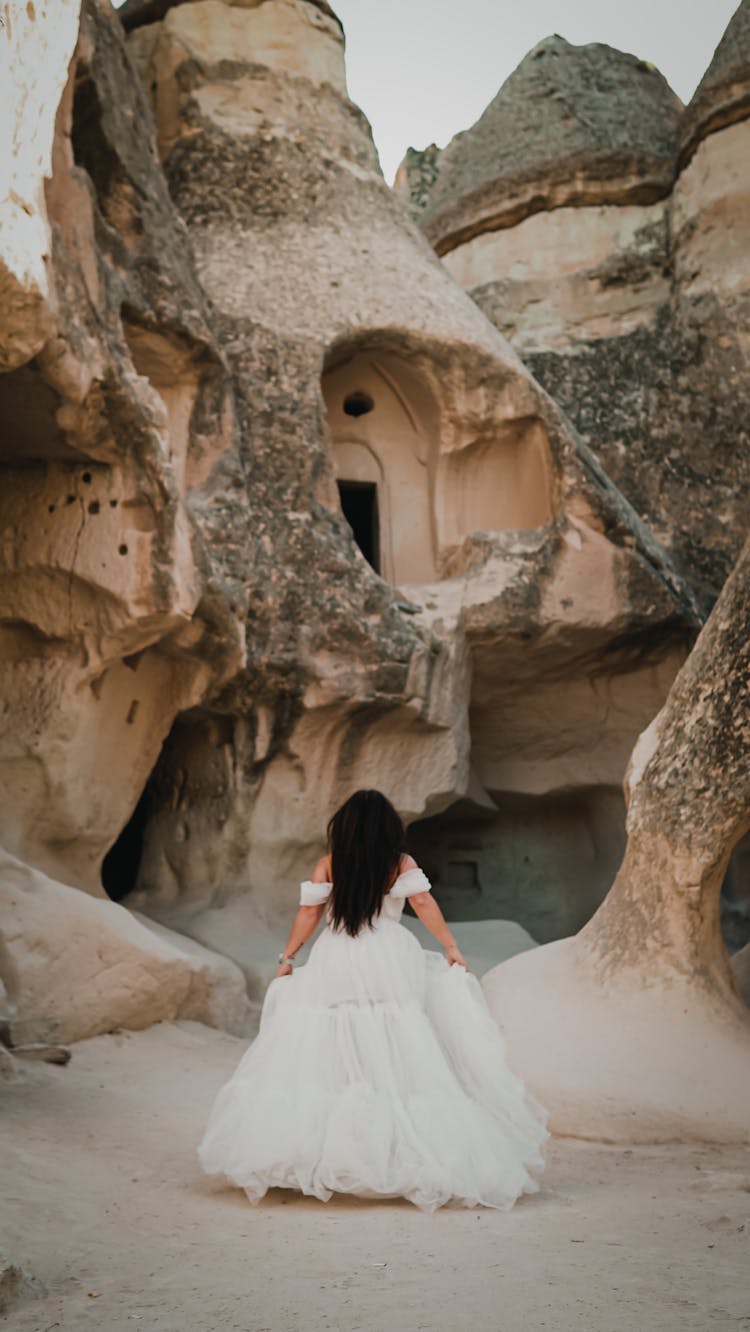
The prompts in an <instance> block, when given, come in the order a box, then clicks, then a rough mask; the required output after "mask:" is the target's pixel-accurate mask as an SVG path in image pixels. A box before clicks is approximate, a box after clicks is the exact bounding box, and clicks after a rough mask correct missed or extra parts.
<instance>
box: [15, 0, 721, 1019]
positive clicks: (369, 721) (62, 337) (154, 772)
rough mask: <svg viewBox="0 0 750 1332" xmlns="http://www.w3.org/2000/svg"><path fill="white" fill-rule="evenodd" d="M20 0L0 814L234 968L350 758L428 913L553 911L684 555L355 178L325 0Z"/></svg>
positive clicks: (622, 733) (601, 861)
mask: <svg viewBox="0 0 750 1332" xmlns="http://www.w3.org/2000/svg"><path fill="white" fill-rule="evenodd" d="M24 12H25V11H23V12H21V11H20V12H19V15H18V28H17V29H15V33H16V34H17V35H18V40H19V41H20V42H22V44H23V48H24V50H25V51H26V52H31V51H32V50H33V49H36V50H37V52H38V53H39V54H38V58H39V60H40V61H41V60H42V59H49V60H50V61H52V64H53V65H54V77H55V80H56V84H55V86H56V87H57V88H58V89H59V106H58V107H57V111H56V115H55V116H53V115H52V114H51V112H50V110H49V107H48V105H47V102H46V101H45V104H44V106H39V107H37V105H36V102H34V101H33V99H32V100H30V99H29V96H28V92H27V91H25V90H24V88H21V87H19V91H18V98H17V103H16V113H15V114H16V120H15V131H14V140H13V144H14V153H15V157H14V160H17V161H18V162H19V163H20V164H21V165H20V166H19V171H18V176H19V179H20V177H21V175H22V171H21V166H22V165H23V162H24V161H26V160H28V162H30V163H32V165H33V171H31V173H30V175H29V184H28V187H27V190H26V195H23V194H22V193H21V192H20V190H19V189H18V188H16V194H18V197H19V198H21V199H22V200H23V205H24V206H23V207H21V208H20V212H19V211H18V209H16V212H15V213H13V215H12V217H13V223H12V225H10V224H9V226H8V228H7V229H6V228H4V229H3V231H2V233H0V254H2V262H3V265H4V267H3V269H2V272H3V274H4V275H6V274H7V275H8V276H7V278H6V277H5V276H4V279H3V280H4V281H6V280H7V282H8V284H9V290H10V291H11V292H12V294H13V299H12V302H9V305H8V308H9V310H12V311H15V312H16V313H15V314H14V315H13V319H10V318H9V320H8V322H7V325H5V326H4V327H3V330H2V340H1V342H2V346H3V348H4V350H3V356H4V357H5V360H4V362H3V364H4V368H5V373H4V374H3V375H2V376H0V420H2V441H3V449H2V466H3V492H2V493H3V501H2V503H3V505H4V515H3V530H4V535H5V540H4V543H3V559H4V565H3V573H2V579H1V580H0V595H1V596H2V613H1V615H0V619H1V621H2V633H3V635H4V636H5V637H4V642H5V651H4V654H3V658H2V663H1V666H2V671H3V676H4V680H3V699H4V705H5V711H4V726H3V732H2V735H0V782H1V783H2V790H3V803H2V815H1V816H0V838H1V839H2V841H3V842H4V843H5V845H6V847H7V848H8V850H9V851H10V852H11V853H12V854H13V856H15V857H18V858H19V859H20V860H22V861H27V862H29V863H30V864H31V865H33V866H34V867H36V869H37V870H39V871H43V872H44V874H45V875H48V876H50V877H51V878H52V879H54V880H56V881H61V883H62V885H72V888H73V889H81V888H83V889H86V890H88V891H89V892H90V893H92V894H94V895H100V896H103V895H104V892H105V890H106V891H107V892H109V893H110V894H111V895H112V896H113V897H117V898H123V900H125V901H126V902H127V904H128V905H129V906H130V907H137V908H139V909H140V910H142V911H143V912H145V913H146V914H148V915H150V916H151V917H156V918H158V919H160V920H161V921H162V922H165V923H169V924H174V925H177V926H178V927H179V928H181V929H183V930H184V931H186V932H188V933H191V934H192V935H194V936H195V937H196V938H197V939H200V940H202V941H204V942H206V943H209V944H214V945H216V946H218V947H220V948H221V949H222V951H225V952H227V953H229V954H230V955H231V956H234V957H236V958H238V960H240V962H242V963H243V965H244V966H245V968H246V970H249V961H248V950H249V949H251V945H252V942H253V939H254V938H255V939H257V938H259V937H264V936H263V931H264V930H265V929H267V928H271V927H273V926H274V925H275V924H278V922H279V921H280V920H281V919H283V918H286V917H287V916H288V912H289V910H290V908H291V906H292V904H293V902H294V900H295V896H296V884H297V882H298V881H299V879H300V878H302V877H304V876H305V875H306V874H307V873H308V872H309V868H310V864H311V862H312V860H313V859H314V857H316V856H317V855H318V854H319V852H320V850H321V849H322V843H321V838H322V832H323V828H324V825H325V821H326V818H327V816H328V814H329V813H330V811H331V808H332V807H333V806H334V805H335V803H337V802H338V801H339V800H341V799H343V798H344V797H345V796H346V795H347V794H348V793H349V792H350V791H351V790H352V789H353V788H355V787H357V786H361V785H377V786H380V787H381V788H382V789H384V790H385V791H386V792H387V793H388V794H389V796H390V797H391V798H392V799H393V800H394V801H395V802H396V803H397V804H398V806H399V807H400V809H401V810H402V812H403V813H404V814H405V816H406V817H407V819H409V820H410V821H411V822H412V823H414V824H415V825H419V826H415V828H414V838H415V846H418V847H419V848H421V849H422V851H424V857H423V858H424V859H425V863H426V864H427V867H428V868H429V870H430V872H431V873H432V875H433V878H434V880H435V884H436V889H437V890H438V892H439V893H442V894H443V900H444V901H445V904H446V908H447V909H448V910H449V912H450V914H453V915H458V916H462V917H464V918H467V917H472V916H474V917H477V918H481V917H482V916H485V917H486V916H487V915H497V914H510V915H515V916H516V917H517V918H518V919H520V920H521V921H522V923H524V924H526V925H527V926H528V927H530V928H531V929H532V932H535V933H536V934H537V937H540V938H550V937H555V936H556V935H558V934H560V933H561V932H565V931H567V930H570V929H575V928H577V926H578V925H579V924H581V923H582V922H583V921H584V920H585V919H587V917H588V916H589V915H590V913H591V911H592V910H593V909H594V908H595V906H596V905H597V904H598V902H599V901H600V900H601V897H602V896H603V894H604V893H605V891H606V889H607V887H608V885H609V883H610V881H611V878H612V876H613V874H614V872H615V870H616V868H617V863H618V860H619V856H620V853H621V850H622V845H623V832H624V807H623V802H622V796H621V793H620V786H621V781H622V777H623V773H624V770H625V765H626V762H627V757H628V754H629V752H630V749H631V748H632V745H633V742H634V740H635V738H636V736H637V735H638V734H639V732H640V731H641V730H642V729H643V727H644V726H645V725H647V723H648V722H649V721H650V719H651V718H652V716H653V715H654V713H655V712H656V711H657V710H658V708H659V707H660V706H661V704H662V702H663V700H664V698H665V696H666V694H667V691H668V688H669V685H670V683H671V681H672V679H673V677H674V674H675V672H676V670H677V669H678V667H679V665H680V663H681V661H682V659H683V657H684V654H685V650H686V646H687V645H688V643H689V641H690V640H691V638H692V636H693V635H694V633H695V630H696V627H697V624H698V618H699V617H698V615H697V612H696V606H695V602H694V599H693V597H692V594H691V591H690V589H689V587H688V585H687V584H686V583H685V582H684V580H683V579H682V578H681V577H680V576H679V574H678V573H677V572H676V571H675V569H674V567H673V565H672V563H671V562H670V560H669V558H668V556H667V555H665V553H664V551H663V550H662V548H661V547H660V545H659V543H658V541H656V540H655V539H654V537H653V535H652V534H651V533H650V532H649V530H648V529H647V528H646V527H645V526H644V524H643V523H642V522H641V521H640V519H639V518H638V516H637V515H636V513H635V512H634V511H633V509H632V508H631V507H630V506H629V505H628V503H627V502H626V501H625V500H624V499H623V497H622V495H621V494H620V493H619V492H618V491H617V489H616V488H615V486H614V485H613V484H612V482H611V481H610V480H609V479H608V477H607V475H606V473H605V472H604V471H603V470H602V467H601V465H600V463H599V462H598V461H597V458H596V457H594V456H593V454H592V453H591V451H590V450H589V449H588V448H587V446H586V444H585V443H584V442H582V441H581V439H580V438H579V436H578V435H577V433H576V431H575V429H574V427H573V426H572V425H571V424H570V422H569V421H568V420H567V419H566V417H565V416H564V415H563V413H562V412H561V411H560V410H559V408H558V407H557V406H556V404H555V403H554V402H553V401H552V399H551V398H550V397H549V396H548V395H547V394H546V393H545V391H544V390H543V389H542V388H541V387H540V385H539V384H538V383H537V382H536V381H535V379H534V378H533V377H532V375H531V373H530V372H529V370H528V369H527V368H526V367H525V366H524V364H523V363H522V362H521V360H519V358H518V356H517V354H516V353H515V352H514V351H513V350H512V349H511V348H510V346H509V345H508V343H507V342H506V341H505V339H504V338H503V337H502V336H501V334H500V333H499V332H498V331H497V329H496V328H495V327H493V325H492V324H491V323H490V322H489V321H488V320H487V319H486V317H485V316H484V314H483V313H482V312H481V311H480V310H479V309H478V308H477V305H476V304H475V303H474V302H472V301H471V300H470V299H469V297H468V296H467V295H466V294H465V293H464V292H463V291H462V290H461V287H460V286H459V285H458V284H457V283H456V282H455V281H454V279H453V278H452V276H451V275H450V273H449V272H447V271H446V268H445V266H444V265H443V264H441V263H440V262H439V261H438V259H437V258H436V257H435V256H434V254H433V252H432V250H431V248H430V246H429V245H428V243H427V241H426V240H425V239H424V237H423V236H422V234H421V232H420V230H419V228H418V227H417V226H416V225H415V224H414V223H413V222H411V221H410V220H409V219H408V218H407V217H406V216H405V214H404V210H403V208H402V207H401V205H400V204H399V202H398V200H397V199H395V198H394V196H393V194H392V192H391V191H390V190H388V189H387V187H386V186H385V184H384V182H383V180H382V177H381V176H380V173H379V170H378V167H377V158H376V154H375V151H374V148H373V145H372V140H371V137H370V132H369V127H368V125H367V123H366V121H365V120H364V118H363V116H362V114H361V112H359V110H358V109H357V108H356V107H354V106H353V105H352V103H351V102H350V101H349V99H348V96H347V92H346V84H345V78H344V69H343V37H342V33H341V29H340V25H339V24H338V22H337V20H336V19H335V18H334V17H333V15H332V14H331V12H330V10H329V9H328V6H327V5H325V4H318V3H313V2H312V0H262V2H261V3H256V4H242V5H233V4H230V3H223V2H220V0H184V2H183V3H181V4H171V5H170V4H168V3H155V2H154V3H140V2H138V3H136V0H129V3H128V5H127V6H126V7H125V9H124V11H123V18H124V22H125V26H126V28H127V29H128V30H129V31H130V36H129V37H128V39H127V42H126V38H125V32H124V30H123V26H122V24H121V22H120V19H119V18H118V17H117V16H116V15H115V14H114V13H113V12H112V11H111V9H110V8H109V6H108V4H107V3H105V0H86V3H85V4H84V5H83V8H82V12H81V16H80V29H79V30H78V31H77V30H76V27H75V22H74V19H75V6H74V5H69V6H66V7H63V6H60V7H55V8H52V7H51V6H50V7H47V8H44V7H42V6H40V7H39V9H38V11H37V17H36V18H35V19H32V18H31V17H30V15H29V13H26V15H25V17H24ZM14 40H15V38H14ZM35 44H36V45H35ZM28 58H29V59H30V58H31V56H30V55H29V57H28ZM68 62H70V64H69V68H68ZM25 69H26V67H22V66H20V65H19V67H18V76H19V79H20V80H23V79H25V78H26V73H25V72H24V71H25ZM50 86H52V84H50ZM313 105H314V107H315V116H314V118H313V117H311V115H310V107H311V106H313ZM24 169H25V168H24ZM24 219H26V221H25V220H24ZM19 227H20V231H19ZM24 228H26V230H25V231H24ZM20 236H23V244H24V245H25V246H26V248H27V251H28V256H30V257H29V258H28V262H26V259H25V258H24V254H25V252H23V247H22V246H21V241H20V240H19V237H20ZM19 247H20V249H19ZM27 309H28V314H27V313H25V311H26V310H27ZM347 518H348V520H347ZM355 535H356V538H357V539H356V540H355ZM509 847H510V848H511V852H510V854H509V853H508V851H507V848H509ZM19 882H20V881H15V880H14V883H15V887H13V886H12V891H13V894H14V896H13V903H14V907H13V909H14V913H15V914H14V920H15V921H16V925H15V926H14V934H13V939H14V943H13V949H12V950H11V959H12V962H13V965H12V967H10V968H9V973H8V974H9V976H11V975H12V984H8V990H9V993H11V998H14V997H15V1001H17V1002H21V996H23V995H28V994H30V993H31V987H25V986H24V979H23V972H24V968H25V967H26V966H27V965H28V956H29V950H28V949H27V948H26V945H25V942H24V925H23V920H24V919H26V920H27V922H28V926H29V930H32V927H33V928H36V927H35V926H33V922H34V920H35V919H36V916H35V915H34V912H35V905H34V903H35V898H36V896H38V892H41V889H40V888H37V887H34V883H35V882H36V881H34V883H30V884H28V883H27V884H26V885H25V886H24V887H23V894H25V896H22V894H21V889H20V888H19V886H18V883H19ZM58 886H59V885H58ZM45 891H47V890H46V889H45ZM55 891H56V890H55ZM109 906H110V904H109V903H106V902H103V903H102V907H103V909H108V908H109ZM118 919H119V918H118ZM141 945H143V937H142V936H140V945H139V946H141ZM92 946H93V944H92ZM81 965H82V964H81ZM94 971H95V968H94ZM181 976H182V979H180V980H179V983H178V988H179V986H180V985H182V986H183V988H184V982H185V973H184V972H183V973H181ZM6 983H7V982H6ZM34 993H35V994H37V996H39V990H38V989H36V990H34ZM98 993H99V999H98V1001H97V1002H99V1003H100V1004H101V1005H102V1008H103V1011H104V1013H105V1016H104V1018H102V1015H101V1014H100V1015H99V1017H98V1019H97V1022H98V1025H97V1026H96V1028H95V1029H97V1030H101V1029H103V1027H102V1025H101V1022H102V1021H104V1026H105V1027H106V1023H107V1021H108V1020H109V1021H121V1020H122V1017H121V1011H122V1010H121V1007H118V1006H117V1005H118V1003H119V1000H118V1001H117V1003H115V1000H114V998H113V1000H112V1009H111V1011H110V1014H109V1019H108V1018H107V1017H106V1011H107V1010H106V1005H107V1002H108V1000H107V994H108V991H107V987H106V986H104V987H102V988H100V990H99V991H98ZM39 1002H43V995H42V997H41V998H40V999H39ZM209 1007H210V1005H209ZM136 1008H138V1006H137V1005H136ZM143 1011H144V1010H143V1008H139V1009H138V1012H139V1014H140V1016H139V1018H138V1020H139V1021H140V1020H141V1019H142V1016H143ZM213 1011H214V1012H215V1011H216V1006H215V1008H214V1010H213ZM115 1013H117V1015H118V1016H117V1017H114V1016H113V1014H115ZM133 1020H135V1019H133ZM216 1020H219V1019H218V1018H217V1019H216ZM92 1029H93V1028H92Z"/></svg>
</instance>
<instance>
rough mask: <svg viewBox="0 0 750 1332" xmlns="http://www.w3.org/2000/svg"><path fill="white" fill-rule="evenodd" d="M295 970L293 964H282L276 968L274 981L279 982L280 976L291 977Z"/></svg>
mask: <svg viewBox="0 0 750 1332" xmlns="http://www.w3.org/2000/svg"><path fill="white" fill-rule="evenodd" d="M293 970H294V968H293V967H292V964H291V962H280V963H279V965H278V967H277V968H276V975H275V976H274V980H278V979H279V976H291V974H292V971H293Z"/></svg>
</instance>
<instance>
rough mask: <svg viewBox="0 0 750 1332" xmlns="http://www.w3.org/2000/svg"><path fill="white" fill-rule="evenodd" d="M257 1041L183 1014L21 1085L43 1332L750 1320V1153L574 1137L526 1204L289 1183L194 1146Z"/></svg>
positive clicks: (687, 1325) (26, 1259)
mask: <svg viewBox="0 0 750 1332" xmlns="http://www.w3.org/2000/svg"><path fill="white" fill-rule="evenodd" d="M245 1045H246V1042H244V1041H239V1040H237V1039H236V1038H233V1037H230V1036H227V1035H225V1034H224V1033H221V1032H217V1031H213V1030H210V1029H209V1028H207V1027H204V1026H202V1025H200V1024H198V1023H193V1022H179V1023H170V1024H167V1023H163V1024H158V1025H157V1026H155V1027H152V1028H151V1029H150V1030H148V1031H144V1032H136V1033H131V1032H128V1033H125V1032H123V1033H116V1034H114V1035H111V1036H100V1037H97V1038H95V1039H93V1040H89V1041H84V1042H81V1043H80V1044H78V1045H76V1046H75V1047H74V1052H73V1059H72V1061H71V1063H70V1064H69V1065H68V1067H67V1068H52V1067H47V1066H43V1067H40V1068H36V1067H35V1068H33V1069H32V1070H30V1072H29V1073H28V1074H27V1075H26V1076H25V1078H24V1081H23V1083H15V1084H11V1085H9V1086H7V1087H5V1088H3V1089H2V1091H1V1092H0V1099H1V1100H2V1103H3V1114H2V1118H3V1140H4V1145H3V1149H2V1150H3V1162H2V1166H3V1180H2V1204H1V1206H2V1223H3V1225H2V1229H3V1239H2V1242H3V1243H4V1244H5V1246H6V1248H7V1249H9V1250H10V1252H11V1255H12V1256H13V1257H14V1259H15V1260H16V1261H19V1262H21V1263H22V1264H23V1265H24V1266H25V1267H26V1268H27V1269H29V1270H30V1271H32V1272H33V1273H35V1274H36V1275H37V1276H38V1277H40V1278H41V1279H42V1280H43V1281H44V1283H45V1285H46V1287H47V1290H48V1294H47V1295H46V1296H45V1297H43V1298H40V1299H35V1300H32V1301H30V1302H28V1303H26V1304H24V1305H22V1306H20V1307H18V1308H16V1309H14V1310H13V1312H12V1313H11V1314H10V1315H9V1316H8V1319H7V1322H6V1326H7V1327H9V1328H12V1329H19V1332H21V1330H22V1329H23V1330H24V1332H27V1330H28V1332H31V1330H32V1329H33V1332H52V1329H60V1330H61V1332H82V1330H84V1329H86V1328H95V1329H102V1330H105V1332H132V1330H133V1329H134V1328H140V1329H142V1330H143V1332H151V1329H158V1332H186V1330H187V1329H190V1332H193V1330H196V1332H225V1330H226V1332H229V1330H230V1329H241V1330H242V1332H318V1329H329V1330H330V1332H336V1330H338V1332H356V1330H357V1329H362V1330H363V1332H364V1330H366V1332H379V1330H380V1329H383V1330H384V1332H385V1329H388V1330H389V1332H412V1329H418V1328H429V1329H433V1330H434V1332H443V1329H445V1330H446V1332H447V1330H448V1329H451V1332H455V1330H456V1329H458V1330H460V1332H464V1329H470V1328H471V1329H482V1330H484V1329H488V1330H490V1329H491V1330H492V1332H522V1329H523V1332H535V1329H539V1328H548V1329H551V1332H569V1329H570V1330H571V1332H572V1329H576V1332H581V1330H583V1332H630V1330H631V1329H633V1332H635V1330H636V1329H638V1332H689V1330H690V1329H696V1330H698V1329H700V1332H706V1330H707V1329H712V1330H713V1329H722V1330H723V1329H726V1330H727V1332H729V1329H732V1330H733V1332H742V1330H743V1329H749V1330H750V1275H748V1268H749V1264H748V1259H749V1258H750V1152H748V1151H747V1150H746V1149H742V1148H726V1147H724V1148H718V1147H717V1148H711V1147H685V1146H674V1145H669V1146H654V1147H647V1148H638V1149H633V1150H626V1149H622V1148H620V1147H617V1148H616V1147H611V1146H606V1145H599V1144H590V1143H582V1142H575V1141H572V1140H559V1139H558V1140H554V1141H553V1142H552V1144H551V1148H550V1152H549V1165H548V1169H547V1173H546V1176H545V1181H544V1187H543V1192H541V1193H540V1194H539V1195H536V1196H533V1197H529V1198H525V1199H522V1201H521V1202H520V1203H519V1204H517V1206H516V1207H515V1208H514V1209H513V1210H512V1211H511V1212H509V1213H499V1212H494V1211H490V1210H487V1209H478V1210H474V1211H469V1210H446V1209H443V1210H442V1211H438V1212H437V1213H435V1214H433V1215H429V1214H425V1213H421V1212H419V1211H418V1210H417V1209H416V1208H415V1207H413V1206H412V1205H411V1204H410V1203H407V1202H399V1201H397V1202H392V1201H384V1202H382V1203H375V1204H373V1203H367V1202H363V1201H358V1200H352V1199H347V1198H344V1197H342V1196H338V1197H336V1198H334V1199H332V1200H331V1202H329V1203H327V1204H323V1203H320V1202H318V1201H317V1200H315V1199H306V1198H301V1197H299V1195H295V1194H291V1193H288V1192H286V1191H281V1190H277V1191H274V1192H273V1193H271V1194H268V1195H267V1196H266V1198H265V1199H264V1200H263V1201H262V1202H261V1203H260V1205H259V1206H258V1207H255V1208H253V1207H250V1205H249V1204H248V1203H247V1201H246V1200H245V1198H244V1195H243V1194H242V1193H240V1192H239V1191H238V1190H228V1189H225V1188H223V1189H217V1187H216V1185H215V1183H213V1182H212V1181H209V1180H207V1179H206V1178H205V1177H204V1176H203V1175H202V1173H201V1171H200V1167H199V1166H198V1164H197V1161H196V1160H195V1157H194V1145H195V1143H196V1142H197V1140H198V1139H199V1137H200V1133H201V1130H202V1125H203V1122H204V1120H205V1117H206V1114H207V1112H208V1109H209V1105H210V1102H211V1099H212V1097H213V1094H214V1091H215V1090H216V1088H217V1087H218V1086H219V1085H220V1084H221V1082H223V1081H224V1079H225V1078H226V1077H227V1076H228V1075H229V1073H230V1071H231V1070H232V1068H233V1067H234V1065H235V1064H236V1062H237V1060H238V1058H239V1056H240V1053H241V1052H242V1050H243V1049H244V1048H245Z"/></svg>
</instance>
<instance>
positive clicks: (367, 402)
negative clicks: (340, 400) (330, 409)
mask: <svg viewBox="0 0 750 1332" xmlns="http://www.w3.org/2000/svg"><path fill="white" fill-rule="evenodd" d="M374 406H375V403H374V402H373V400H372V398H371V397H370V395H369V393H365V392H364V391H363V390H362V389H356V390H355V392H354V393H350V394H349V395H348V397H346V398H344V412H345V413H346V415H347V416H366V415H367V413H368V412H371V411H372V409H373V407H374Z"/></svg>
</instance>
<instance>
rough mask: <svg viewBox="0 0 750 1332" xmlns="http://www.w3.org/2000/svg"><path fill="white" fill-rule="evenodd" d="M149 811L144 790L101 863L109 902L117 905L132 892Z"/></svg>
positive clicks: (147, 799)
mask: <svg viewBox="0 0 750 1332" xmlns="http://www.w3.org/2000/svg"><path fill="white" fill-rule="evenodd" d="M149 811H150V799H149V788H148V786H147V787H146V789H145V790H144V791H143V793H142V795H141V798H140V800H139V801H138V804H137V805H136V807H135V809H134V810H133V813H132V814H131V816H130V818H129V819H128V822H127V823H126V824H125V827H124V828H123V830H122V832H121V833H120V836H119V837H118V838H117V841H116V842H115V843H114V844H113V845H112V846H111V847H110V848H109V851H108V852H107V854H106V856H105V857H104V860H103V862H102V886H103V887H104V891H105V892H106V894H107V896H108V897H111V899H112V901H113V902H121V901H122V899H123V897H126V896H127V894H128V893H129V892H131V891H132V890H133V888H135V885H136V880H137V878H138V870H139V869H140V864H141V856H142V855H143V839H144V837H145V833H146V824H147V823H148V816H149Z"/></svg>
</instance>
